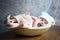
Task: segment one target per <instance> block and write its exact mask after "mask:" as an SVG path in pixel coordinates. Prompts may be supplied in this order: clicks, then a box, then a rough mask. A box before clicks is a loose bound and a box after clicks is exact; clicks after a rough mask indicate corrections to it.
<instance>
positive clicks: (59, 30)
mask: <svg viewBox="0 0 60 40" xmlns="http://www.w3.org/2000/svg"><path fill="white" fill-rule="evenodd" d="M0 40H60V26H53V27H51V28H50V29H49V30H48V31H47V32H46V33H44V34H43V35H39V36H34V37H27V36H22V35H17V34H15V33H13V32H11V31H9V32H5V33H2V34H0Z"/></svg>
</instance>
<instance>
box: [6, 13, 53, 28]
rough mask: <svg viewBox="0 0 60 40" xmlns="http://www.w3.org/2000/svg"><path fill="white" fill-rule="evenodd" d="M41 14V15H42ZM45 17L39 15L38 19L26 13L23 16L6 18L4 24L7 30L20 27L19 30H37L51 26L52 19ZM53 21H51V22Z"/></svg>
mask: <svg viewBox="0 0 60 40" xmlns="http://www.w3.org/2000/svg"><path fill="white" fill-rule="evenodd" d="M42 14H43V13H42ZM49 18H50V19H49V20H48V17H46V15H44V14H43V15H40V16H39V18H37V17H34V16H30V13H29V12H26V13H25V14H20V15H17V16H14V17H13V18H10V15H9V16H8V17H7V20H6V24H7V25H9V26H10V27H9V28H15V27H20V28H30V29H32V28H39V27H43V26H46V25H47V24H52V23H51V22H53V23H54V20H53V17H51V16H49ZM51 20H53V21H51Z"/></svg>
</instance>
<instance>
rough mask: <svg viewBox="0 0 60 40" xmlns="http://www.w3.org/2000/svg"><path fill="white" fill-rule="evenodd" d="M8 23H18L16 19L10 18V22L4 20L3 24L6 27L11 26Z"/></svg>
mask: <svg viewBox="0 0 60 40" xmlns="http://www.w3.org/2000/svg"><path fill="white" fill-rule="evenodd" d="M10 23H18V21H17V20H16V18H10V20H8V19H6V20H5V22H4V24H6V25H7V26H11V25H10Z"/></svg>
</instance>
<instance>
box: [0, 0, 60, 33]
mask: <svg viewBox="0 0 60 40" xmlns="http://www.w3.org/2000/svg"><path fill="white" fill-rule="evenodd" d="M25 11H29V12H30V13H31V15H34V16H39V15H40V14H41V12H42V11H47V12H48V13H49V14H50V15H51V16H53V17H54V18H55V21H56V25H58V26H59V25H60V0H0V33H2V32H6V31H10V30H9V29H7V28H6V27H5V25H4V20H5V19H6V17H7V16H8V15H9V14H10V15H12V16H14V15H18V14H22V13H24V12H25Z"/></svg>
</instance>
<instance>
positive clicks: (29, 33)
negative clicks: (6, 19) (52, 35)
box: [11, 27, 50, 36]
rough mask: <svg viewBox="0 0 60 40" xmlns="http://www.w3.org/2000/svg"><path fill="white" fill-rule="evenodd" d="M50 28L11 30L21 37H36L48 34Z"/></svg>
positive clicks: (18, 28)
mask: <svg viewBox="0 0 60 40" xmlns="http://www.w3.org/2000/svg"><path fill="white" fill-rule="evenodd" d="M49 28H50V27H48V28H43V29H27V28H20V27H17V28H11V30H12V31H14V32H16V33H17V34H20V35H25V36H35V35H41V34H43V33H45V32H47V31H48V29H49Z"/></svg>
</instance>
